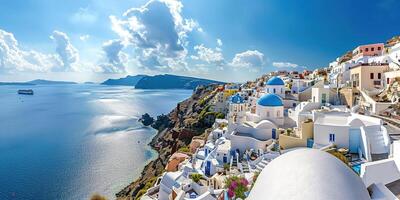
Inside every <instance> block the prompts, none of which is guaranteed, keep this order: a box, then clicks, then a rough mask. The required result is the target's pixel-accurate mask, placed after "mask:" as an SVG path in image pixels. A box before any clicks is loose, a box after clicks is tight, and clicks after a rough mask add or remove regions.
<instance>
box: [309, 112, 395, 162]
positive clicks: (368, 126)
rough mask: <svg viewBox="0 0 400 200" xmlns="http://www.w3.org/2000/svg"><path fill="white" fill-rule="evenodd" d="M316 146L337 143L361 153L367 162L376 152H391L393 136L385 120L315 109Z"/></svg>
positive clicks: (351, 151) (352, 151) (353, 151)
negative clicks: (385, 124) (389, 133)
mask: <svg viewBox="0 0 400 200" xmlns="http://www.w3.org/2000/svg"><path fill="white" fill-rule="evenodd" d="M313 121H314V146H313V147H314V148H322V147H324V146H329V145H332V144H334V145H336V146H337V148H348V149H349V151H350V153H358V154H359V155H360V157H362V158H364V159H366V160H367V161H372V158H371V155H372V154H384V153H388V152H389V147H390V138H389V135H388V132H387V130H386V128H385V127H384V126H383V125H382V124H383V122H382V120H380V119H378V118H374V117H369V116H364V115H360V114H355V113H349V112H339V111H327V110H318V111H317V110H316V111H313Z"/></svg>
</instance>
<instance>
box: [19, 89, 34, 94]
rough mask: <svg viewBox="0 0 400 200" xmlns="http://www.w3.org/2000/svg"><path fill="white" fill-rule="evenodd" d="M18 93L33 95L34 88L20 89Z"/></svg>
mask: <svg viewBox="0 0 400 200" xmlns="http://www.w3.org/2000/svg"><path fill="white" fill-rule="evenodd" d="M18 94H22V95H33V90H31V89H29V90H18Z"/></svg>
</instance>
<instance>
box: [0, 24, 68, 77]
mask: <svg viewBox="0 0 400 200" xmlns="http://www.w3.org/2000/svg"><path fill="white" fill-rule="evenodd" d="M60 65H61V61H60V60H59V59H58V57H57V56H56V55H52V54H43V53H40V52H37V51H33V50H31V51H25V50H22V49H21V48H20V46H19V44H18V41H17V40H16V39H15V37H14V35H13V34H12V33H9V32H6V31H4V30H1V29H0V72H7V73H14V72H18V71H30V72H48V71H50V70H51V69H52V68H54V67H56V66H60Z"/></svg>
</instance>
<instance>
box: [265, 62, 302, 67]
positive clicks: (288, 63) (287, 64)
mask: <svg viewBox="0 0 400 200" xmlns="http://www.w3.org/2000/svg"><path fill="white" fill-rule="evenodd" d="M272 66H274V67H278V68H283V67H286V68H296V67H298V66H299V65H297V64H294V63H290V62H273V63H272Z"/></svg>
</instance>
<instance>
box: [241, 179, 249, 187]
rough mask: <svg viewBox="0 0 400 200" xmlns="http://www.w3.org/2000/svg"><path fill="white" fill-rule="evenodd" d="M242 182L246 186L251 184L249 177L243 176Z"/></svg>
mask: <svg viewBox="0 0 400 200" xmlns="http://www.w3.org/2000/svg"><path fill="white" fill-rule="evenodd" d="M240 183H241V184H242V185H244V186H247V185H248V184H249V181H247V179H245V178H243V179H241V180H240Z"/></svg>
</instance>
